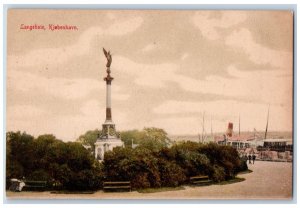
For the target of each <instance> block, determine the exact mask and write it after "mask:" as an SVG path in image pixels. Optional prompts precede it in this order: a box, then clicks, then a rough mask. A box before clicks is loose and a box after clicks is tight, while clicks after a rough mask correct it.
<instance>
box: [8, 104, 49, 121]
mask: <svg viewBox="0 0 300 208" xmlns="http://www.w3.org/2000/svg"><path fill="white" fill-rule="evenodd" d="M46 114H47V111H46V110H44V109H41V108H38V107H35V106H32V105H13V106H7V116H8V117H13V120H14V119H24V118H33V117H34V118H37V117H40V116H45V115H46Z"/></svg>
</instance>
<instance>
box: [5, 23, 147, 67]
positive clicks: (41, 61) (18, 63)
mask: <svg viewBox="0 0 300 208" xmlns="http://www.w3.org/2000/svg"><path fill="white" fill-rule="evenodd" d="M142 23H143V19H142V18H141V17H135V18H131V19H127V20H123V21H120V22H116V23H114V24H112V25H111V26H109V27H108V28H105V29H104V28H102V27H91V28H89V29H88V30H86V31H84V32H83V33H82V35H81V36H80V37H79V39H78V41H77V43H75V44H73V45H70V46H66V47H60V48H43V49H37V50H32V51H29V52H27V53H26V54H24V55H23V54H22V55H9V56H8V68H10V67H28V66H37V65H48V64H62V63H64V62H66V61H67V60H69V59H70V58H74V57H76V56H82V55H84V54H86V53H88V51H89V49H90V44H91V42H92V40H93V38H95V37H97V36H98V37H99V36H100V37H101V36H105V35H108V36H123V35H126V34H128V33H131V32H133V31H135V30H136V29H137V28H138V27H140V26H141V24H142Z"/></svg>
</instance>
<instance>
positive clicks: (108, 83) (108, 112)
mask: <svg viewBox="0 0 300 208" xmlns="http://www.w3.org/2000/svg"><path fill="white" fill-rule="evenodd" d="M108 71H110V70H109V68H108V69H107V72H108ZM113 79H114V78H113V77H111V76H110V74H109V73H108V74H107V76H106V77H105V78H104V80H105V81H106V120H105V121H112V114H111V82H112V80H113Z"/></svg>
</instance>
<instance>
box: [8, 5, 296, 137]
mask: <svg viewBox="0 0 300 208" xmlns="http://www.w3.org/2000/svg"><path fill="white" fill-rule="evenodd" d="M22 24H24V25H34V24H36V25H45V27H48V25H49V24H53V25H63V26H64V25H71V26H76V27H77V28H78V30H56V31H52V30H48V29H46V30H35V29H34V30H31V31H29V30H24V29H20V26H21V25H22ZM102 47H105V48H106V49H107V50H110V51H111V52H112V58H113V61H112V65H111V75H112V76H113V77H114V80H113V82H112V118H113V121H114V122H115V124H116V129H117V130H118V131H121V130H130V129H142V128H144V127H158V128H163V129H165V130H166V131H167V132H168V133H169V134H170V135H176V134H179V135H184V134H198V133H201V132H202V118H203V113H204V114H205V129H206V132H208V133H209V132H210V131H211V125H212V128H213V131H214V132H224V131H225V130H226V128H227V124H228V122H233V123H234V131H238V122H239V116H240V119H241V131H253V129H254V128H255V129H256V130H257V131H264V130H265V127H266V121H267V111H268V106H270V117H269V128H268V129H269V130H270V131H292V111H293V108H292V104H293V94H292V93H293V15H292V13H291V12H290V11H225V10H224V11H217V10H216V11H201V10H200V11H195V10H191V11H159V10H156V11H151V10H150V11H149V10H134V11H130V10H124V11H121V10H28V9H27V10H26V9H24V10H21V9H13V10H9V11H8V24H7V73H6V74H7V78H6V79H7V80H6V83H7V86H6V90H7V92H6V94H7V98H6V100H7V103H6V119H7V122H6V130H7V131H17V130H20V131H26V132H28V133H30V134H33V135H34V136H38V135H40V134H45V133H51V134H54V135H56V137H57V138H59V139H62V140H65V141H72V140H74V139H75V138H77V137H78V136H79V135H81V134H84V133H85V132H86V131H88V130H94V129H96V128H98V129H101V127H102V123H103V122H104V120H105V99H106V98H105V96H106V94H105V82H104V81H103V77H104V76H105V73H106V72H105V70H106V68H105V64H106V59H105V57H104V55H103V52H102Z"/></svg>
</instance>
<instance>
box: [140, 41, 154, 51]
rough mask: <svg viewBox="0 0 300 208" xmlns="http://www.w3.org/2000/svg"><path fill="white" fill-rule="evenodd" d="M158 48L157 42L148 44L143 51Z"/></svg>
mask: <svg viewBox="0 0 300 208" xmlns="http://www.w3.org/2000/svg"><path fill="white" fill-rule="evenodd" d="M156 48H157V45H156V43H150V44H148V45H146V46H145V47H144V48H143V49H142V51H143V52H149V51H153V50H154V49H156Z"/></svg>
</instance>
